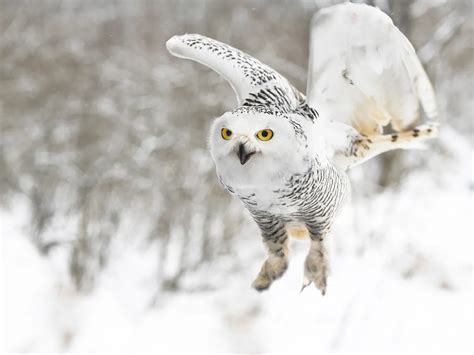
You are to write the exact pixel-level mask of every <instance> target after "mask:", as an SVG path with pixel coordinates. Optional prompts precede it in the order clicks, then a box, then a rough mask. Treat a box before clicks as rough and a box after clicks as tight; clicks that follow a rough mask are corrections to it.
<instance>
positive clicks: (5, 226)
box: [0, 0, 474, 353]
mask: <svg viewBox="0 0 474 355" xmlns="http://www.w3.org/2000/svg"><path fill="white" fill-rule="evenodd" d="M337 2H338V1H327V0H326V1H257V0H255V1H238V2H237V1H230V0H228V1H222V0H200V1H193V0H173V1H171V0H167V1H112V0H110V1H92V0H91V1H13V0H11V1H0V130H1V131H0V132H1V135H0V223H1V224H0V225H1V229H0V233H1V244H0V245H1V254H0V255H1V260H0V266H1V282H0V297H1V307H2V308H1V314H0V322H1V325H2V329H1V332H0V343H1V344H0V347H3V349H6V350H8V351H14V352H30V351H55V352H59V351H67V352H78V351H81V352H87V351H111V352H116V351H132V352H135V351H157V352H162V351H204V352H210V351H229V352H270V351H291V352H293V353H296V352H299V351H311V352H313V353H314V352H321V351H339V350H344V351H357V350H358V351H389V350H390V351H398V350H399V351H402V350H419V351H421V350H423V351H430V350H436V351H449V352H451V353H452V352H454V351H462V350H463V351H470V352H471V353H472V350H473V349H472V311H473V308H472V298H473V297H472V296H473V295H472V241H471V239H472V220H473V205H472V197H473V190H474V182H473V173H472V162H473V161H472V152H473V144H472V128H473V117H472V113H473V112H474V100H473V72H474V60H473V54H474V50H473V48H474V45H473V35H474V21H473V5H472V1H470V0H456V1H454V0H452V1H441V0H439V1H438V0H380V1H369V3H371V4H375V5H377V6H379V7H380V8H382V9H383V10H384V11H386V12H388V13H389V14H391V16H392V18H393V19H394V21H395V23H396V24H398V26H399V27H400V28H401V29H402V31H403V32H404V33H405V34H406V35H407V36H408V37H409V38H410V39H411V41H412V42H413V44H414V46H415V48H416V49H417V50H418V53H419V56H420V58H421V60H422V62H423V63H424V65H425V67H426V69H427V71H428V73H429V75H430V78H431V79H432V81H433V83H434V86H435V89H436V92H437V97H438V103H439V111H440V114H439V120H440V121H441V122H442V127H441V136H440V138H439V140H437V141H436V142H434V143H433V144H432V145H431V146H430V149H429V150H427V151H410V152H408V151H407V152H401V153H392V154H387V155H385V156H384V157H379V158H377V159H375V160H374V161H372V162H370V163H368V164H365V165H363V166H361V167H358V168H356V169H354V170H353V171H352V173H351V179H352V183H353V196H352V201H351V203H350V204H349V206H348V208H347V209H346V212H345V214H344V215H343V216H342V218H340V219H339V224H338V225H337V228H336V230H335V231H334V234H333V257H332V264H333V267H332V276H331V278H330V279H329V286H328V292H327V295H326V296H325V297H322V296H321V295H320V293H319V292H317V290H316V289H315V288H313V287H311V288H307V289H306V290H305V292H303V293H302V294H299V293H298V292H299V288H300V286H301V282H302V277H303V269H302V265H303V258H304V255H305V253H306V247H307V245H306V243H305V242H299V241H294V242H292V244H291V249H292V254H291V261H290V268H289V270H288V272H287V274H286V275H285V276H284V277H283V278H282V279H281V280H279V281H278V282H276V283H275V284H274V285H273V286H272V288H271V289H270V290H269V291H268V292H265V293H262V294H258V293H256V292H255V291H254V290H253V289H251V288H250V283H251V281H252V280H253V277H254V276H255V275H256V273H257V271H258V270H259V267H260V263H261V262H262V261H263V259H264V248H263V246H262V243H261V240H260V237H259V234H258V231H257V227H256V226H255V225H254V223H253V222H252V220H251V218H250V217H249V215H248V214H247V213H245V212H244V209H243V208H242V207H241V206H240V205H239V203H238V201H235V200H232V199H231V198H230V196H228V194H227V193H226V192H224V191H223V190H222V189H221V188H220V187H219V185H218V182H217V179H216V178H215V173H214V170H213V164H212V161H211V158H210V156H209V154H208V151H207V148H206V138H207V133H208V128H209V126H210V124H211V120H212V118H213V117H217V116H219V115H221V114H222V113H223V112H224V111H225V110H228V109H231V108H233V107H234V105H235V99H234V95H233V93H232V91H231V89H230V87H228V85H227V83H225V82H224V80H223V79H221V78H220V77H219V76H218V75H217V74H215V73H214V72H212V71H211V70H208V69H206V68H204V67H203V66H201V65H199V64H195V63H191V62H187V61H182V60H179V59H176V58H174V57H171V56H170V55H169V54H168V53H167V52H166V49H165V46H164V43H165V41H166V40H167V39H168V38H169V37H171V36H172V35H174V34H182V33H186V32H188V33H194V32H197V33H201V34H204V35H207V36H210V37H213V38H216V39H218V40H221V41H223V42H226V43H229V44H231V45H233V46H235V47H237V48H240V49H242V50H244V51H246V52H248V53H250V54H251V55H254V56H255V57H257V58H259V59H261V60H262V61H263V62H265V63H267V64H269V65H270V66H272V67H274V68H275V69H277V70H278V71H280V72H281V73H282V74H283V75H285V76H286V77H287V78H289V79H290V81H291V82H292V83H293V84H294V85H295V86H296V87H297V88H298V89H300V90H302V91H303V92H304V90H305V86H306V84H305V82H306V69H307V57H308V38H309V33H308V29H309V21H310V18H311V15H312V14H313V13H314V12H315V11H316V10H317V9H319V8H321V7H323V6H328V5H331V4H334V3H337Z"/></svg>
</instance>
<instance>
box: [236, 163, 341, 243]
mask: <svg viewBox="0 0 474 355" xmlns="http://www.w3.org/2000/svg"><path fill="white" fill-rule="evenodd" d="M318 165H319V164H318V162H316V161H313V162H312V164H311V166H310V168H309V169H308V170H307V172H306V173H304V174H295V175H292V176H291V177H290V178H289V179H288V181H287V182H286V183H285V185H284V187H283V188H281V189H278V190H275V191H273V193H274V194H275V204H278V210H280V211H284V210H285V209H287V210H288V211H291V212H288V213H285V212H283V213H281V212H280V213H272V212H271V211H268V210H265V209H260V208H259V206H258V205H259V204H258V196H256V194H252V195H249V196H239V197H240V199H241V201H242V202H243V203H244V205H245V206H246V208H247V209H248V210H249V212H250V213H251V215H252V216H253V218H254V220H255V221H256V222H257V224H258V226H259V227H260V230H261V232H262V235H263V238H264V239H265V240H269V241H271V242H273V243H282V244H283V243H284V242H285V240H286V238H287V234H286V226H288V225H290V224H302V225H304V226H306V228H307V229H308V232H309V235H310V237H311V239H313V240H321V239H322V238H323V237H324V235H325V234H327V232H328V231H329V230H330V228H331V226H332V222H333V220H334V217H335V215H336V214H337V212H338V211H339V209H340V207H341V206H342V205H343V203H344V201H345V199H346V197H347V196H348V194H349V189H350V188H349V181H348V178H347V175H346V174H345V173H344V172H341V171H339V170H338V169H336V168H335V167H333V166H332V165H327V166H324V167H320V166H318Z"/></svg>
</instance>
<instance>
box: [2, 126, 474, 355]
mask: <svg viewBox="0 0 474 355" xmlns="http://www.w3.org/2000/svg"><path fill="white" fill-rule="evenodd" d="M452 139H456V141H457V142H456V144H451V145H450V148H449V149H450V151H448V153H447V154H449V155H450V159H449V160H446V159H445V158H446V157H439V158H436V157H434V158H433V159H431V160H430V161H429V164H427V166H426V167H424V168H422V169H419V170H418V171H417V172H416V173H413V174H411V175H408V176H406V178H405V179H404V181H403V183H402V185H401V186H400V187H399V188H398V189H397V190H386V191H385V192H383V193H381V194H379V195H376V196H375V198H374V197H370V198H359V199H357V200H355V201H352V202H351V208H350V209H349V210H348V211H347V212H346V213H345V214H344V215H343V216H341V219H340V221H339V224H338V226H337V228H336V230H335V232H334V243H333V251H334V252H333V254H334V255H333V258H332V266H333V267H332V276H331V278H330V280H329V285H328V292H327V294H326V296H324V297H323V296H321V295H320V293H319V292H318V291H317V290H316V289H315V288H313V287H309V288H307V289H306V290H305V291H304V292H303V293H299V290H300V287H301V282H302V265H303V260H304V255H305V252H306V246H307V245H306V242H301V241H294V242H293V243H292V245H291V251H292V255H291V262H290V267H289V270H288V271H287V273H286V274H285V275H284V276H283V278H282V279H281V280H279V281H277V282H275V283H274V284H273V286H272V287H271V289H270V290H269V291H268V292H264V293H261V294H260V293H257V292H255V291H254V290H252V289H251V288H250V283H251V281H252V280H253V277H254V276H255V275H256V273H257V271H258V269H259V266H260V263H261V261H263V258H264V250H263V247H262V245H261V243H260V240H259V238H258V236H257V235H255V234H253V233H255V232H256V230H255V229H254V226H253V224H252V223H250V222H249V223H248V224H249V226H248V227H245V228H244V229H245V230H244V231H242V238H241V242H240V244H239V245H238V246H236V250H235V251H234V255H233V256H232V257H227V258H226V257H222V258H221V259H218V260H215V261H214V262H212V263H210V264H206V265H204V266H203V267H202V268H200V269H199V270H196V272H195V273H193V274H192V275H189V276H187V277H186V278H185V280H184V282H183V283H182V288H183V290H182V291H178V292H161V293H156V289H155V287H156V286H155V285H154V283H153V277H154V275H153V270H155V267H154V265H155V263H156V255H157V254H156V251H155V250H153V248H144V247H143V246H142V245H141V244H140V243H134V242H133V241H130V240H129V239H128V241H127V242H124V241H122V242H121V243H118V242H117V243H116V245H114V246H113V248H112V253H114V257H113V258H111V260H112V262H111V263H110V264H109V265H108V267H107V269H106V270H105V271H104V272H103V274H102V275H101V278H100V280H99V281H98V283H97V287H96V288H95V289H94V290H93V291H92V292H91V293H89V294H86V295H81V294H77V293H76V292H75V291H74V290H73V288H72V287H71V286H70V285H69V283H68V281H67V278H66V277H65V272H64V270H62V269H61V267H58V265H61V256H56V259H55V258H54V257H53V258H44V257H42V256H40V255H39V253H38V252H37V251H36V249H34V247H33V245H32V244H31V242H30V241H29V240H28V237H27V236H28V233H27V231H28V229H27V227H28V226H27V225H26V221H27V217H28V216H27V210H26V208H25V206H24V204H23V203H22V201H21V199H18V203H16V204H15V205H14V206H13V208H12V209H11V210H9V211H6V210H2V211H1V212H0V220H1V242H2V243H1V246H2V249H1V255H2V257H1V261H2V263H1V265H2V282H1V284H0V286H1V287H2V288H1V291H0V294H1V297H2V313H3V315H2V316H1V320H2V327H3V329H2V333H1V334H3V335H2V336H1V340H2V342H3V344H2V345H3V347H4V349H6V350H8V351H13V352H29V351H68V352H92V351H108V352H138V351H153V352H157V353H164V352H166V351H190V352H197V351H201V352H218V351H219V352H248V353H250V352H251V353H254V352H291V353H299V352H303V351H304V352H312V353H320V352H322V351H364V352H367V351H376V352H382V351H409V350H410V351H429V352H446V353H448V352H449V353H453V352H457V351H465V352H470V353H472V351H473V346H472V330H473V328H472V311H473V305H472V296H473V295H472V217H473V216H472V212H473V209H472V208H473V206H472V196H473V195H472V186H473V182H472V171H471V169H472V165H470V162H471V154H472V151H471V147H470V145H469V144H468V142H467V141H465V140H461V139H460V137H459V136H457V135H455V133H454V132H452V131H450V130H449V129H447V130H446V131H445V133H443V137H442V138H441V142H443V141H449V140H452ZM414 154H426V152H425V153H423V152H421V153H414ZM445 154H446V151H445ZM361 169H362V168H361ZM357 174H358V172H357V171H355V172H354V179H355V181H354V189H355V188H357V187H356V186H357V185H356V184H357V183H360V181H357V180H358V179H357ZM199 285H211V287H207V288H206V287H201V288H199ZM156 295H158V296H156Z"/></svg>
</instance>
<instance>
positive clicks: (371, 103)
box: [307, 3, 437, 135]
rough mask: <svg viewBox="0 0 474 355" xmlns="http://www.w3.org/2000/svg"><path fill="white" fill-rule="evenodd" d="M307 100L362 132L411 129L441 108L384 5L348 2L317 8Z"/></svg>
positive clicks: (322, 111) (408, 43)
mask: <svg viewBox="0 0 474 355" xmlns="http://www.w3.org/2000/svg"><path fill="white" fill-rule="evenodd" d="M311 27H312V28H311V43H310V59H309V73H308V75H309V77H308V88H307V100H308V104H309V106H311V107H314V108H316V109H317V110H318V111H319V112H320V114H321V116H322V117H323V118H324V117H326V118H327V119H328V120H332V121H338V122H341V123H345V124H348V125H350V126H352V127H354V128H355V129H357V131H359V132H360V133H362V134H366V135H371V134H377V133H380V132H382V128H383V127H384V126H386V125H388V124H391V126H392V128H393V129H394V130H396V131H402V130H405V129H406V128H408V127H411V126H413V124H414V123H415V122H416V121H417V120H418V119H419V117H420V109H419V107H420V104H421V106H422V107H423V109H424V111H425V114H426V116H427V117H428V118H433V117H435V116H436V114H437V110H436V101H435V96H434V92H433V88H432V86H431V83H430V81H429V79H428V77H427V75H426V73H425V71H424V70H423V67H422V65H421V63H420V61H419V59H418V57H417V55H416V53H415V50H414V48H413V46H412V45H411V43H410V42H409V41H408V39H407V38H406V37H405V36H404V35H403V34H402V33H401V32H400V30H399V29H398V28H397V27H395V25H394V24H393V22H392V20H391V19H390V17H389V16H387V15H386V14H385V13H383V12H382V11H380V10H379V9H377V8H375V7H372V6H369V5H365V4H352V3H345V4H340V5H336V6H332V7H329V8H326V9H323V10H321V11H319V12H318V13H316V14H315V16H314V17H313V21H312V26H311Z"/></svg>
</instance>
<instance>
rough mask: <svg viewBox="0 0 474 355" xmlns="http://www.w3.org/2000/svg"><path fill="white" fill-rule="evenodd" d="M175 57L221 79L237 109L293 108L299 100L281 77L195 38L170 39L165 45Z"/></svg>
mask: <svg viewBox="0 0 474 355" xmlns="http://www.w3.org/2000/svg"><path fill="white" fill-rule="evenodd" d="M166 48H167V49H168V51H169V52H170V53H171V54H173V55H174V56H176V57H180V58H186V59H191V60H194V61H196V62H199V63H201V64H204V65H206V66H208V67H209V68H211V69H213V70H214V71H216V72H217V73H219V74H220V75H222V76H223V77H224V78H225V79H226V80H227V81H228V82H229V84H230V85H231V86H232V89H234V91H235V94H236V95H237V102H238V104H239V106H240V105H262V104H263V105H264V104H268V102H270V103H273V104H275V105H286V106H289V107H296V106H298V104H299V103H300V102H301V101H302V100H303V95H302V94H300V93H299V92H298V91H297V90H296V89H295V88H294V87H293V86H292V85H291V84H290V83H289V82H288V80H286V79H285V78H284V77H283V76H281V75H280V74H279V73H278V72H277V71H275V70H273V69H272V68H270V67H269V66H267V65H265V64H263V63H261V62H260V61H258V60H257V59H255V58H253V57H251V56H249V55H248V54H246V53H244V52H242V51H240V50H238V49H235V48H233V47H231V46H228V45H227V44H224V43H221V42H219V41H216V40H214V39H211V38H208V37H205V36H201V35H198V34H186V35H183V36H174V37H172V38H170V39H169V40H168V41H167V42H166Z"/></svg>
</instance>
